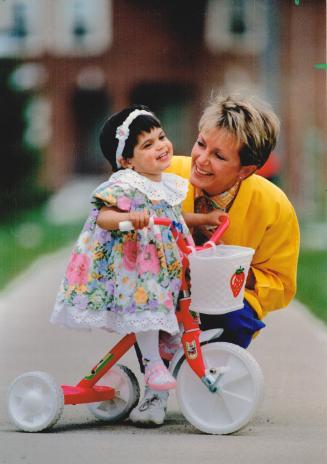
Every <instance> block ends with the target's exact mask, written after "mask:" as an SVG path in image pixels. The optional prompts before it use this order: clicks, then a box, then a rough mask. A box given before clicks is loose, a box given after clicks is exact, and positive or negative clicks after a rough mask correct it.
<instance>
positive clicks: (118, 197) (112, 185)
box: [91, 180, 132, 211]
mask: <svg viewBox="0 0 327 464" xmlns="http://www.w3.org/2000/svg"><path fill="white" fill-rule="evenodd" d="M131 195H132V191H131V188H130V187H128V186H126V185H124V184H122V183H120V182H111V181H110V180H109V181H107V182H104V183H103V184H101V185H99V187H97V188H96V189H95V191H94V192H93V194H92V200H91V201H92V203H93V204H94V206H95V207H96V208H97V209H100V208H102V206H108V207H109V208H110V207H116V208H118V209H120V210H121V211H130V209H131V203H132V199H131Z"/></svg>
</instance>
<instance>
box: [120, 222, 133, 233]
mask: <svg viewBox="0 0 327 464" xmlns="http://www.w3.org/2000/svg"><path fill="white" fill-rule="evenodd" d="M118 227H119V230H120V231H121V232H129V231H130V230H134V227H133V224H132V223H131V221H120V223H119V224H118Z"/></svg>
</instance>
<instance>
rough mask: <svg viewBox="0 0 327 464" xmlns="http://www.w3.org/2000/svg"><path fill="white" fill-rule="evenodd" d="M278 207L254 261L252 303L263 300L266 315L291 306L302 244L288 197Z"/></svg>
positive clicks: (250, 295) (249, 298)
mask: <svg viewBox="0 0 327 464" xmlns="http://www.w3.org/2000/svg"><path fill="white" fill-rule="evenodd" d="M276 209H277V214H276V215H275V218H274V221H273V222H272V223H271V224H269V225H268V226H267V227H266V230H265V232H264V233H263V235H262V239H261V242H260V243H259V245H258V247H257V248H256V252H255V255H254V257H253V261H252V264H251V268H252V271H253V273H254V276H255V280H256V283H255V289H254V290H247V296H248V298H247V299H248V300H249V303H250V304H251V302H252V303H253V298H255V299H257V301H258V302H259V304H260V306H261V308H260V309H261V316H262V317H263V316H265V315H266V314H267V312H269V311H273V310H276V309H280V308H283V307H285V306H287V304H288V303H289V302H290V301H291V299H292V298H293V297H294V295H295V293H296V275H297V262H298V255H299V243H300V236H299V226H298V221H297V217H296V214H295V211H294V209H293V207H292V205H291V204H290V202H289V201H288V200H287V199H286V198H285V199H283V201H282V202H281V203H279V204H278V207H277V206H276ZM247 296H246V297H247ZM254 306H257V305H256V304H254ZM255 309H257V310H258V309H259V308H258V307H256V308H255ZM258 313H260V310H259V311H258ZM259 316H260V314H259Z"/></svg>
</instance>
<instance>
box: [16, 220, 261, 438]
mask: <svg viewBox="0 0 327 464" xmlns="http://www.w3.org/2000/svg"><path fill="white" fill-rule="evenodd" d="M126 222H127V221H125V223H124V224H122V229H123V230H124V227H125V230H127V228H128V227H129V226H130V224H126ZM154 223H155V224H159V225H161V226H167V227H171V230H172V234H173V236H174V238H175V240H176V242H177V244H178V246H179V248H180V250H181V255H182V264H183V276H182V286H181V295H182V297H181V298H180V300H179V304H178V309H177V312H176V314H177V319H178V321H179V322H180V325H181V326H182V327H183V334H182V344H183V348H180V349H179V350H178V351H177V352H176V353H175V355H174V357H173V359H172V360H171V362H170V366H169V369H170V371H171V372H172V374H173V375H174V376H175V378H176V381H177V387H176V395H177V400H178V404H179V407H180V409H181V411H182V413H183V415H184V416H185V418H186V419H187V420H188V421H189V422H190V423H191V424H192V425H193V426H194V427H196V428H197V429H199V430H201V431H202V432H205V433H210V434H229V433H232V432H235V431H237V430H239V429H240V428H242V427H243V426H244V425H246V424H247V423H248V422H249V421H250V420H251V418H252V417H253V415H254V413H255V411H256V408H257V406H258V404H259V402H260V400H261V397H262V390H263V376H262V372H261V369H260V367H259V365H258V364H257V362H256V361H255V359H254V358H253V357H252V355H251V354H250V353H249V352H248V351H246V350H245V349H243V348H241V347H239V346H237V345H234V344H231V343H226V342H219V341H218V340H219V337H220V335H221V333H222V329H213V330H208V331H204V332H201V331H200V329H199V314H198V313H201V308H197V311H196V312H195V311H193V310H190V304H191V293H190V288H191V287H190V279H189V276H188V269H189V257H188V256H189V254H190V253H191V252H192V248H191V247H190V246H189V244H188V243H187V242H186V241H185V239H184V237H183V235H182V233H181V231H180V228H179V227H178V224H175V223H173V222H172V221H171V220H170V219H167V218H155V219H154ZM227 227H228V218H227V217H226V218H224V221H223V222H222V223H221V225H220V226H219V227H218V229H217V230H216V231H215V233H214V234H213V236H212V238H211V240H210V242H207V243H205V244H204V245H203V246H202V247H196V248H197V250H199V249H201V250H203V249H206V248H209V247H210V246H212V245H213V243H218V241H219V239H220V237H221V236H222V234H223V233H224V231H225V230H226V228H227ZM217 248H219V246H218V247H217ZM191 278H192V275H191ZM135 341H136V339H135V335H134V334H128V335H126V336H124V337H123V338H122V339H121V340H120V341H119V342H118V343H117V344H116V345H115V346H114V347H113V348H112V349H110V350H109V351H108V353H107V354H106V355H105V356H103V358H102V359H101V360H100V361H99V362H98V363H97V364H96V365H95V366H94V367H93V369H91V371H90V372H89V373H88V374H87V375H86V376H85V377H83V378H82V380H81V381H80V382H79V383H78V384H77V385H75V386H70V385H61V386H60V385H58V384H57V382H56V381H55V380H54V379H53V377H52V376H50V375H49V374H48V373H45V372H41V371H35V372H27V373H25V374H22V375H20V376H18V377H17V378H16V379H15V380H14V381H13V383H12V384H11V386H10V388H9V391H8V412H9V416H10V418H11V420H12V422H13V423H14V424H15V425H16V427H17V428H18V429H20V430H23V431H26V432H39V431H42V430H45V429H49V428H50V427H52V426H53V425H54V424H56V422H57V421H58V420H59V418H60V416H61V414H62V412H63V408H64V405H69V404H70V405H76V404H82V403H87V404H88V408H89V410H90V411H91V413H92V414H93V415H94V416H95V417H96V418H97V419H99V420H103V421H106V422H108V423H115V422H118V421H122V420H124V419H126V418H127V417H128V416H129V414H130V412H131V410H132V409H133V408H134V407H135V406H136V405H137V403H138V401H139V397H140V389H139V385H138V381H137V379H136V377H135V375H134V374H133V372H132V371H131V370H130V369H129V368H127V367H126V366H122V365H120V364H118V361H119V359H120V358H121V357H122V356H123V355H124V354H125V353H126V352H127V351H128V350H129V349H130V348H132V347H133V345H134V344H135Z"/></svg>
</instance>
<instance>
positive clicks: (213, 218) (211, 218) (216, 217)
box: [202, 209, 228, 227]
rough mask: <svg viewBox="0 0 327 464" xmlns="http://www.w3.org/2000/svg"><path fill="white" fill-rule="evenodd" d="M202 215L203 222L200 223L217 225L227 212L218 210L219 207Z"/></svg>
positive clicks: (226, 215)
mask: <svg viewBox="0 0 327 464" xmlns="http://www.w3.org/2000/svg"><path fill="white" fill-rule="evenodd" d="M204 216H205V217H204V221H205V222H204V223H203V224H202V225H206V226H216V227H218V226H220V224H221V223H222V222H223V219H222V218H225V217H228V214H227V213H224V212H222V211H220V210H219V209H214V210H213V211H210V213H206V214H204Z"/></svg>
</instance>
